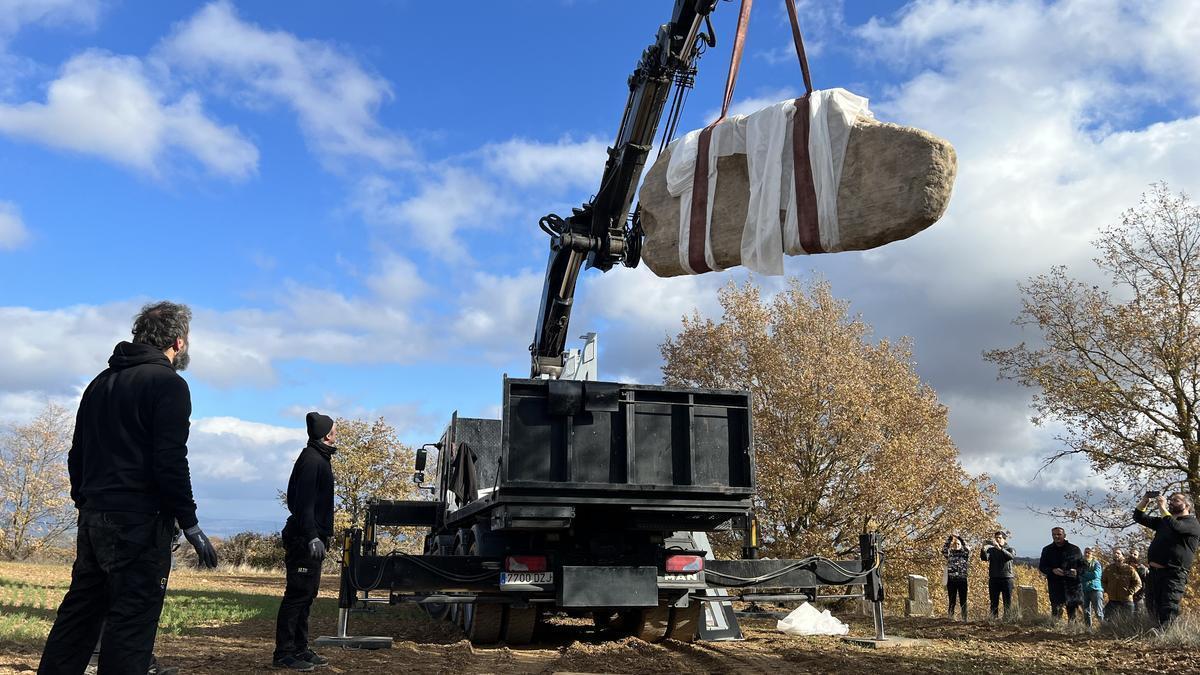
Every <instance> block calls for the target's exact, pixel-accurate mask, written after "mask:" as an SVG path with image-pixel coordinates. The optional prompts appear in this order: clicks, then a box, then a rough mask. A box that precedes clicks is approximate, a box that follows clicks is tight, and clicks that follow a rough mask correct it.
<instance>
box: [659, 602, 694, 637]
mask: <svg viewBox="0 0 1200 675" xmlns="http://www.w3.org/2000/svg"><path fill="white" fill-rule="evenodd" d="M702 608H703V605H702V604H700V603H699V602H692V603H691V604H689V605H688V606H687V607H672V608H671V627H670V629H668V630H667V637H668V638H670V639H672V640H679V641H680V642H694V641H695V640H696V635H697V634H698V633H699V632H700V614H701V609H702Z"/></svg>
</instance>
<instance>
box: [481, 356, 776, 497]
mask: <svg viewBox="0 0 1200 675" xmlns="http://www.w3.org/2000/svg"><path fill="white" fill-rule="evenodd" d="M581 396H582V398H580V397H581ZM749 404H750V398H749V394H748V393H747V392H735V391H723V390H710V389H682V388H671V387H656V386H648V385H629V384H618V383H610V382H584V383H578V382H561V381H553V380H551V381H546V380H516V379H506V380H505V381H504V422H503V434H502V436H503V441H502V445H503V448H502V455H503V457H504V463H505V470H504V471H503V472H502V476H501V483H500V486H499V487H500V489H501V491H505V490H506V488H507V487H508V486H510V485H511V484H515V483H521V484H528V483H555V484H557V485H558V488H559V489H560V490H564V491H567V492H575V491H578V490H580V489H586V488H591V487H601V486H603V487H605V488H608V489H611V488H612V486H614V485H625V486H628V487H629V488H633V489H638V490H645V489H653V490H655V491H658V490H663V489H666V488H671V487H680V486H692V485H696V486H705V487H708V488H715V489H718V490H719V489H721V488H729V487H736V488H752V487H753V471H752V467H753V460H752V454H751V449H750V427H749V414H750V413H749Z"/></svg>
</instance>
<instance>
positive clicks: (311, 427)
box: [304, 410, 333, 441]
mask: <svg viewBox="0 0 1200 675" xmlns="http://www.w3.org/2000/svg"><path fill="white" fill-rule="evenodd" d="M304 424H305V425H306V426H307V427H308V437H309V438H311V439H313V440H315V441H319V440H321V439H322V438H325V437H326V436H328V435H329V432H330V431H331V430H332V429H333V419H332V418H330V417H329V416H327V415H322V414H321V413H319V412H317V411H315V410H314V411H312V412H310V413H308V415H306V416H305V417H304Z"/></svg>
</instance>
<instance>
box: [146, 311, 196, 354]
mask: <svg viewBox="0 0 1200 675" xmlns="http://www.w3.org/2000/svg"><path fill="white" fill-rule="evenodd" d="M191 323H192V310H191V309H190V308H189V307H188V306H187V305H180V304H176V303H174V302H168V301H166V300H163V301H161V302H152V303H150V304H148V305H146V306H144V307H142V311H140V312H138V314H137V316H135V317H134V318H133V343H134V344H147V345H151V346H153V347H157V348H158V349H166V348H167V347H170V346H171V344H172V343H173V342H175V339H176V338H187V335H188V328H189V327H190V325H191Z"/></svg>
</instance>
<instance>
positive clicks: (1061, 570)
mask: <svg viewBox="0 0 1200 675" xmlns="http://www.w3.org/2000/svg"><path fill="white" fill-rule="evenodd" d="M1050 537H1051V539H1053V541H1052V542H1051V543H1050V544H1048V545H1047V546H1046V547H1045V548H1043V549H1042V557H1041V559H1040V560H1039V561H1038V570H1039V571H1041V573H1042V574H1044V575H1046V594H1047V595H1049V596H1050V613H1051V614H1052V615H1053V616H1054V618H1056V619H1061V618H1062V614H1063V606H1066V608H1067V618H1068V619H1069V620H1071V621H1074V620H1075V612H1076V611H1077V610H1078V609H1079V606H1080V605H1082V604H1083V589H1082V587H1081V586H1080V584H1079V574H1080V572H1081V571H1082V570H1083V566H1084V562H1083V553H1082V552H1080V550H1079V547H1078V546H1076V545H1075V544H1072V543H1071V542H1069V541H1067V532H1066V530H1064V529H1062V528H1061V527H1056V528H1054V529H1052V530H1050Z"/></svg>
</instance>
